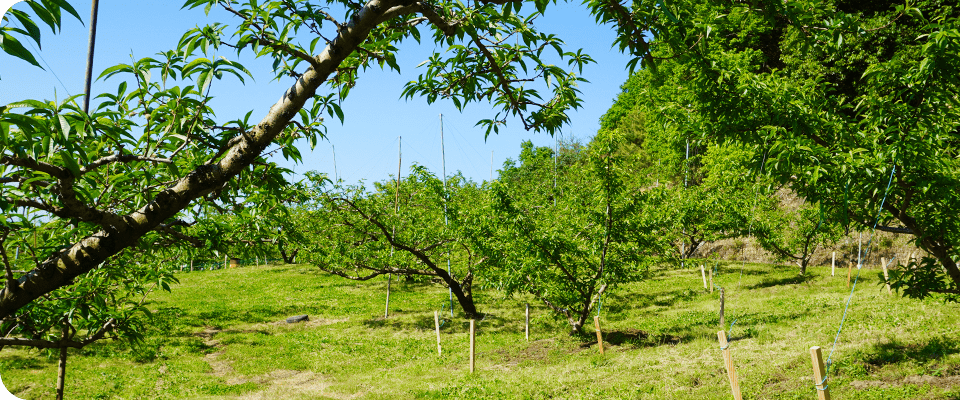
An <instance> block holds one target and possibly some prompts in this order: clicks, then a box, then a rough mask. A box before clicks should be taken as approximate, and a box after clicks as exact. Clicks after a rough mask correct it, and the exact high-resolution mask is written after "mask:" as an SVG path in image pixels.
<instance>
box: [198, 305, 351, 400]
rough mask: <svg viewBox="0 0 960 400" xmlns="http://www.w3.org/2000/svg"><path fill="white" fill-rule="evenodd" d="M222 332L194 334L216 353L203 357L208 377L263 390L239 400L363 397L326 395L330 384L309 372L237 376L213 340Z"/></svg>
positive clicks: (315, 323)
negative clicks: (208, 368) (249, 385)
mask: <svg viewBox="0 0 960 400" xmlns="http://www.w3.org/2000/svg"><path fill="white" fill-rule="evenodd" d="M342 321H346V319H343V320H327V319H318V320H315V321H309V322H305V323H301V325H307V326H320V325H329V324H332V323H336V322H342ZM280 324H283V325H287V323H286V322H285V321H280V322H276V323H271V324H270V325H280ZM291 325H292V324H291ZM260 331H261V330H260V329H249V330H244V331H243V332H260ZM220 332H224V330H221V329H217V328H214V327H206V328H204V330H203V331H201V332H198V333H196V335H197V336H199V337H200V338H201V339H203V344H204V345H206V346H209V347H212V348H215V349H218V350H217V351H215V352H213V353H210V354H207V355H206V356H204V357H203V360H204V361H206V363H207V364H209V365H210V368H211V369H212V371H211V372H210V374H211V375H214V376H217V377H221V378H224V380H225V382H226V384H227V385H239V384H243V383H247V382H253V383H256V384H258V385H260V387H261V388H263V389H262V390H259V391H256V392H251V393H247V394H244V395H243V396H241V397H239V398H240V399H245V400H257V399H285V398H317V397H321V396H322V397H326V398H334V399H351V398H354V397H357V396H360V395H362V394H363V393H357V394H353V395H342V394H339V393H331V392H328V391H327V388H329V387H330V385H331V383H330V382H329V380H328V379H325V378H324V377H323V376H321V375H318V374H316V373H314V372H310V371H293V370H283V369H281V370H276V371H272V372H270V373H268V374H266V375H259V376H245V375H241V374H238V373H237V372H236V371H235V370H234V369H233V365H232V364H231V363H230V361H227V360H224V359H222V356H223V353H224V351H223V346H222V345H221V344H220V341H219V340H217V339H216V335H217V334H218V333H220ZM229 332H239V331H234V330H229Z"/></svg>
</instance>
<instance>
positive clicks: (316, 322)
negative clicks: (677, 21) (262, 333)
mask: <svg viewBox="0 0 960 400" xmlns="http://www.w3.org/2000/svg"><path fill="white" fill-rule="evenodd" d="M347 320H348V319H347V318H341V319H328V318H320V317H310V320H308V321H306V322H295V323H292V324H290V323H287V321H285V320H284V321H276V322H268V323H265V324H256V325H254V328H258V327H267V326H288V327H294V326H305V327H308V328H313V327H317V326H324V325H332V324H336V323H340V322H346V321H347Z"/></svg>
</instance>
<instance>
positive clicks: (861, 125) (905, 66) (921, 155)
mask: <svg viewBox="0 0 960 400" xmlns="http://www.w3.org/2000/svg"><path fill="white" fill-rule="evenodd" d="M657 4H658V5H653V4H646V3H634V4H633V8H632V9H629V10H626V9H623V10H621V9H622V7H618V5H616V4H609V3H601V2H597V3H594V4H593V6H594V7H595V10H597V11H595V14H596V15H600V16H602V17H603V18H604V20H606V21H610V22H614V23H615V25H616V29H618V31H619V32H621V34H623V35H626V34H629V33H632V32H634V31H635V30H636V29H638V28H649V29H650V31H651V32H652V34H653V35H652V36H653V37H652V38H650V42H649V46H647V47H643V46H639V47H635V48H631V50H633V51H634V52H633V54H634V55H636V56H637V57H638V58H643V59H644V60H645V61H647V62H648V64H647V65H648V66H649V68H647V69H644V70H642V71H640V72H638V74H637V76H636V77H634V78H632V79H631V81H629V82H628V83H627V85H626V86H625V87H627V88H629V89H631V90H630V92H628V93H625V94H624V95H623V99H624V100H628V99H643V100H644V101H645V102H646V103H644V104H643V106H642V107H643V109H644V111H645V112H644V116H645V118H646V120H647V122H646V124H645V125H646V127H647V128H648V129H650V128H654V129H657V130H662V131H664V132H668V131H671V130H673V131H677V132H692V133H695V135H696V136H697V137H699V138H702V139H708V140H709V141H716V142H734V143H738V144H739V145H741V146H744V147H746V148H748V149H750V150H751V151H752V153H753V155H752V158H751V162H750V164H749V165H750V167H751V168H750V169H751V170H752V171H754V172H762V173H763V174H764V175H766V176H768V177H769V178H770V179H772V181H773V183H775V184H776V185H783V186H787V187H788V188H789V189H791V190H792V191H794V192H795V193H797V194H798V195H799V196H800V197H802V198H804V199H806V200H807V201H808V202H809V203H811V204H818V205H819V206H818V208H822V210H823V211H824V214H825V215H826V218H827V219H828V220H829V221H831V222H833V223H837V224H841V225H843V226H846V227H847V228H849V227H850V225H851V224H858V225H860V226H862V227H865V228H867V229H872V228H873V226H874V224H877V222H878V220H879V224H878V226H879V229H881V230H887V231H894V232H901V233H909V234H912V235H913V236H914V242H915V243H916V244H917V246H919V247H920V248H922V249H924V250H926V251H927V252H929V253H930V254H931V255H933V256H934V257H936V258H937V259H938V260H939V262H940V263H941V264H942V265H943V266H944V268H945V269H946V270H947V271H948V273H949V275H950V276H951V280H952V282H953V283H952V286H951V287H952V288H951V289H949V290H951V291H958V290H960V289H958V287H960V269H957V267H956V262H955V261H954V259H955V258H956V257H957V256H958V243H960V237H958V236H957V233H958V232H960V225H958V223H960V220H958V219H957V218H955V217H954V216H952V215H947V214H945V211H944V210H952V209H957V207H958V206H960V196H958V194H957V191H956V190H953V189H952V188H955V187H957V186H958V185H960V183H958V176H960V175H958V173H960V172H958V171H960V164H958V159H960V156H958V153H957V148H958V147H957V143H958V142H960V136H958V132H960V130H958V126H960V115H958V114H957V110H958V108H957V104H956V102H957V99H958V96H957V93H958V92H957V90H958V85H957V83H958V82H957V78H956V77H957V76H958V72H960V70H958V69H957V67H958V66H960V64H958V62H957V60H958V59H960V57H958V53H957V49H958V48H960V34H958V32H960V31H958V23H960V22H958V21H960V20H958V17H960V14H958V12H960V9H957V8H956V6H955V5H953V4H951V3H948V2H939V1H916V2H908V3H906V4H903V3H897V2H857V3H850V2H840V3H836V4H823V3H821V2H807V1H799V2H795V1H791V2H787V3H784V2H777V1H762V2H759V3H756V4H751V5H749V6H748V5H745V4H744V5H740V4H730V3H728V2H724V1H707V2H702V1H697V2H692V1H681V2H671V3H670V4H661V3H657ZM617 10H621V11H622V12H620V11H617ZM624 13H626V14H624ZM625 15H632V16H633V17H632V18H625V17H624V16H625ZM653 17H659V20H653V21H652V22H650V21H651V20H650V18H653ZM666 21H670V22H669V23H668V22H666ZM647 22H649V23H647ZM645 24H646V25H645ZM630 40H634V41H637V42H643V40H644V39H643V38H642V37H635V38H633V39H630ZM644 44H645V43H644ZM626 109H628V107H620V108H618V109H616V110H613V112H611V113H610V114H609V116H608V117H607V118H606V120H605V123H608V124H615V123H616V122H617V121H619V120H622V119H623V118H624V117H625V116H626V115H628V114H629V113H627V112H626V111H625V110H626ZM648 135H649V132H648ZM694 139H696V138H694ZM894 169H896V173H894V174H893V175H892V176H893V184H892V185H891V186H890V189H889V192H888V191H887V189H886V188H887V184H888V179H889V177H890V176H891V173H892V172H893V171H894Z"/></svg>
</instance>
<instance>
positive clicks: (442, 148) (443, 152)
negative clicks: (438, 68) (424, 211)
mask: <svg viewBox="0 0 960 400" xmlns="http://www.w3.org/2000/svg"><path fill="white" fill-rule="evenodd" d="M440 163H441V165H442V166H443V226H447V225H448V222H447V153H446V150H445V146H444V145H443V114H440ZM447 275H450V277H451V278H453V273H451V272H450V253H447ZM449 295H450V317H451V318H452V317H453V287H451V288H450V289H449ZM470 372H473V371H470Z"/></svg>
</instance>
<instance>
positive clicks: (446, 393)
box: [0, 264, 960, 399]
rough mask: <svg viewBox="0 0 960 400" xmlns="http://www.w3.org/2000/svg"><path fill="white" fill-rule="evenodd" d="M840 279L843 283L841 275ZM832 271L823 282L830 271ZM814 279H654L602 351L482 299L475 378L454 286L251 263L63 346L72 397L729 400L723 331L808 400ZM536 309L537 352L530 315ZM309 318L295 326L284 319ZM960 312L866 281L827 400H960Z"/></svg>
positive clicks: (832, 287) (11, 360) (761, 394)
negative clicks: (437, 321) (141, 329)
mask: <svg viewBox="0 0 960 400" xmlns="http://www.w3.org/2000/svg"><path fill="white" fill-rule="evenodd" d="M844 272H845V271H844ZM825 273H826V275H825ZM828 275H829V269H824V268H814V269H813V270H812V271H811V272H810V273H808V276H806V277H802V278H801V277H797V275H796V271H795V269H794V268H788V267H772V266H763V265H747V266H746V267H745V268H743V270H742V273H741V267H740V265H739V264H732V265H726V266H725V265H721V266H720V268H719V269H718V273H717V275H716V276H715V283H716V284H717V285H718V286H722V287H723V288H724V289H725V292H726V318H727V326H725V327H722V328H721V327H720V325H719V320H718V309H719V302H718V299H719V292H714V293H709V292H707V291H705V290H704V289H703V283H702V280H701V278H700V271H699V268H697V269H693V268H688V269H685V270H661V271H657V272H656V273H655V274H654V276H653V277H652V278H651V279H649V280H648V281H645V282H642V283H638V284H634V285H630V286H626V287H620V288H616V289H614V290H613V291H611V292H610V294H609V295H608V296H606V297H605V298H604V300H603V309H602V315H601V317H602V318H601V321H602V323H603V328H604V331H605V339H606V342H607V343H606V355H604V356H601V355H599V354H598V352H597V348H596V343H595V342H596V336H595V335H594V334H593V330H592V328H589V329H587V332H586V334H585V335H584V336H582V337H571V336H568V335H567V334H566V332H567V328H566V326H565V322H563V321H559V320H556V319H554V318H553V317H552V316H551V315H550V314H548V313H547V310H546V309H545V308H544V307H543V306H541V305H540V304H537V303H536V302H534V300H533V299H532V298H526V297H523V298H504V297H503V296H502V295H501V294H500V293H499V292H496V291H492V290H485V291H480V292H478V293H477V296H478V304H479V307H480V308H481V311H482V312H485V313H486V315H487V316H486V317H485V318H484V319H483V320H482V321H479V322H478V334H477V352H478V360H477V369H478V370H477V373H475V374H473V375H470V374H469V367H468V333H467V326H468V323H467V322H466V321H465V320H463V319H460V318H453V319H451V318H450V317H449V312H448V311H445V313H446V314H445V317H446V320H447V321H445V322H444V325H443V327H442V329H441V337H442V346H443V356H442V357H438V356H437V347H436V335H435V333H434V331H433V324H434V323H433V311H435V310H439V309H440V307H441V305H442V304H444V303H445V302H446V301H447V293H446V290H445V289H443V288H441V287H438V286H435V285H430V284H423V283H417V282H406V281H404V280H402V279H401V280H399V281H398V280H396V279H395V280H394V282H393V285H392V288H393V292H392V294H391V298H390V299H391V315H390V317H389V318H387V319H384V318H383V306H384V304H383V302H384V297H385V288H386V282H385V280H379V281H373V282H361V283H358V282H353V281H348V280H344V279H340V278H336V277H331V276H328V275H324V274H321V273H320V272H318V271H317V270H316V269H314V268H310V267H308V266H293V265H287V266H268V267H246V268H239V269H227V270H218V271H209V272H200V273H190V274H182V275H180V280H181V284H180V285H179V286H177V287H175V288H174V290H173V292H172V293H159V294H156V295H155V296H154V298H153V299H152V301H151V303H150V308H151V309H152V310H155V312H156V319H155V321H154V323H153V324H152V325H151V330H150V332H148V334H147V337H146V340H145V341H144V343H143V344H141V345H140V346H138V347H136V348H129V347H127V346H123V345H120V344H116V343H109V342H105V343H101V344H97V345H94V346H90V347H88V348H87V349H84V350H82V351H71V357H70V359H69V370H68V376H67V385H66V387H67V390H66V393H67V397H68V398H170V399H183V398H251V399H253V398H285V399H286V398H293V399H296V398H303V399H311V398H324V397H329V398H373V399H377V398H383V399H388V398H389V399H394V398H577V399H580V398H596V399H601V398H602V399H606V398H629V399H646V398H649V399H668V398H669V399H727V398H730V394H729V383H728V382H727V377H726V373H725V371H724V369H723V363H722V358H721V352H720V349H719V345H718V343H717V336H716V334H717V331H718V330H720V329H730V326H729V324H730V323H732V322H733V321H736V322H735V324H734V325H733V327H732V329H730V332H729V335H730V338H731V345H730V349H731V351H732V353H733V358H734V362H735V364H736V367H737V374H738V376H739V380H740V385H741V388H742V390H743V393H744V397H745V398H752V399H753V398H777V399H793V398H798V399H799V398H804V399H806V398H813V397H814V396H815V393H814V389H813V380H812V370H811V363H810V356H809V348H810V347H811V346H821V347H823V349H824V355H825V356H826V355H827V354H829V352H830V349H831V347H832V344H833V340H834V337H835V335H836V333H837V328H838V327H839V325H840V318H841V315H842V313H843V308H844V305H845V304H846V301H847V295H848V294H849V290H848V289H847V288H846V276H845V274H844V276H840V275H839V274H838V276H836V277H830V276H828ZM526 302H529V303H530V305H531V309H532V314H533V315H532V316H533V317H532V328H531V337H530V341H529V342H527V341H526V340H525V338H524V334H523V318H524V303H526ZM298 314H308V315H309V316H310V321H309V322H306V323H299V324H287V323H285V322H283V320H284V319H285V318H287V317H289V316H292V315H298ZM958 316H960V311H958V309H957V306H956V305H953V304H943V303H942V302H939V301H938V300H925V301H917V300H909V299H900V298H896V297H890V296H887V295H886V294H885V292H882V291H881V286H880V285H879V278H878V276H877V271H875V270H864V271H863V275H862V276H861V281H860V283H859V284H858V286H857V290H856V293H855V295H854V297H853V299H852V302H851V305H850V310H849V314H848V316H847V320H846V322H845V325H844V328H843V332H842V333H841V335H840V339H839V341H838V344H837V347H836V350H835V352H834V354H833V358H832V360H833V361H834V364H833V367H832V368H831V372H830V376H831V378H830V388H831V392H832V394H833V396H834V398H838V399H843V398H857V399H887V398H929V399H950V398H958V396H960V390H958V389H951V388H958V387H960V378H957V375H960V345H958V343H957V340H958V322H960V318H958ZM0 375H2V377H3V382H4V384H5V385H6V386H7V388H8V389H10V390H11V391H12V392H13V393H15V394H17V395H19V396H20V397H23V398H28V399H35V398H41V399H42V398H53V394H54V390H53V388H54V384H55V379H56V360H55V359H53V358H48V357H47V356H45V355H44V354H43V353H39V352H37V351H26V350H15V349H4V350H3V351H2V352H0Z"/></svg>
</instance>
